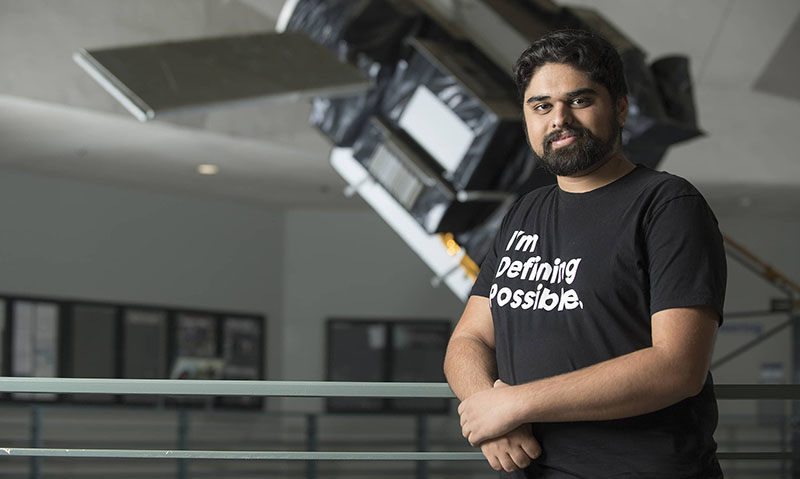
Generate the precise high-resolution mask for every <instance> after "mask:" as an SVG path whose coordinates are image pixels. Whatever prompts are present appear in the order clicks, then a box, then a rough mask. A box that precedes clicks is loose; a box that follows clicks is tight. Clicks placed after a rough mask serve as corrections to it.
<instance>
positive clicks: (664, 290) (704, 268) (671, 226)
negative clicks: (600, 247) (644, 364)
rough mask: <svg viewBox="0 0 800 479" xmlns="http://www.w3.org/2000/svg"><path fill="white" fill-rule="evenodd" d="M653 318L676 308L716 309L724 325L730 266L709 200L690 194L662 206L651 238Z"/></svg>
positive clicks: (651, 225)
mask: <svg viewBox="0 0 800 479" xmlns="http://www.w3.org/2000/svg"><path fill="white" fill-rule="evenodd" d="M645 236H646V237H645V241H646V244H647V252H648V264H649V273H650V314H654V313H656V312H658V311H661V310H664V309H670V308H682V307H683V308H685V307H697V306H705V307H710V308H713V309H714V310H715V311H717V313H718V314H719V318H720V323H721V322H722V308H723V304H724V302H725V284H726V280H727V264H726V261H725V249H724V246H723V240H722V235H721V234H720V232H719V227H718V225H717V220H716V218H715V217H714V214H713V213H712V212H711V209H710V208H709V206H708V204H707V203H706V201H705V199H703V197H702V196H701V195H699V194H690V195H685V196H679V197H677V198H674V199H671V200H669V201H667V202H666V203H664V204H663V205H661V206H660V207H659V208H658V209H657V210H656V211H654V213H653V216H652V218H651V220H650V222H649V225H648V227H647V230H646V234H645Z"/></svg>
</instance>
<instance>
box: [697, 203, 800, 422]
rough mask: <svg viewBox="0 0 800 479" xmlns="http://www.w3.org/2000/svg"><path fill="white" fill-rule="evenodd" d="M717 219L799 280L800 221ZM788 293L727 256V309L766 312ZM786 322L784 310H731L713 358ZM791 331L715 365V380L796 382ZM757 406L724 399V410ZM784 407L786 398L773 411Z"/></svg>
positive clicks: (727, 231) (737, 238) (723, 227)
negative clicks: (772, 302) (740, 314)
mask: <svg viewBox="0 0 800 479" xmlns="http://www.w3.org/2000/svg"><path fill="white" fill-rule="evenodd" d="M712 206H713V205H712ZM719 223H720V229H721V230H722V232H723V234H725V235H727V236H729V237H730V238H731V239H733V240H734V241H736V242H737V243H739V244H741V245H742V246H744V247H745V248H747V249H748V250H749V251H750V252H752V253H753V254H754V255H755V256H757V257H758V258H760V259H761V260H762V261H764V262H766V263H767V264H769V265H771V266H772V267H773V268H775V269H776V270H777V271H779V272H781V273H782V274H784V275H786V276H787V277H789V278H790V279H792V280H793V281H795V282H800V255H798V252H797V238H798V237H800V221H798V220H794V219H785V218H779V217H768V216H767V217H760V218H754V217H752V216H749V215H747V214H746V213H744V212H743V213H742V214H740V215H731V216H724V217H719ZM785 297H786V295H785V293H783V292H782V291H781V290H779V289H777V288H775V287H774V286H772V285H771V284H770V283H769V282H767V281H765V280H764V279H763V278H761V277H760V276H758V275H756V274H754V273H753V272H751V271H750V270H748V269H747V268H745V267H744V266H743V265H742V264H741V263H739V262H737V261H736V260H734V259H733V258H732V257H731V255H728V289H727V295H726V300H725V311H726V312H727V313H737V312H755V311H767V310H769V308H770V300H771V299H772V298H785ZM787 320H788V315H786V314H777V315H775V314H773V315H764V314H761V315H749V316H746V317H735V316H734V315H733V314H731V316H730V317H727V318H725V322H724V324H723V326H722V328H720V331H719V333H718V335H717V343H716V346H715V351H714V360H715V361H716V360H719V359H721V358H723V357H725V356H727V355H728V354H729V353H731V352H733V351H735V350H737V349H738V348H740V347H741V346H743V345H745V344H747V343H748V342H750V341H752V340H754V339H756V338H757V337H758V336H760V335H761V334H764V333H766V332H768V331H770V330H771V329H773V328H776V327H778V326H780V325H781V324H782V323H784V322H785V321H787ZM792 334H793V331H792V328H791V327H787V328H785V329H782V330H780V331H779V332H777V333H776V334H774V335H773V336H771V337H769V338H768V339H766V340H764V341H763V342H761V343H760V344H758V345H756V346H755V347H753V348H752V349H749V350H747V351H746V352H743V353H742V354H740V355H737V356H735V357H734V358H733V359H731V360H730V361H729V362H726V363H725V364H723V365H720V366H719V367H716V368H714V369H713V371H712V373H713V374H714V380H715V382H716V383H717V384H725V383H728V384H759V383H768V382H779V383H780V382H783V383H791V382H793V379H792V378H793V374H794V373H793V371H794V368H793V357H792V355H793V351H794V346H793V339H792ZM762 406H763V405H762ZM759 407H760V406H759V403H758V401H733V400H730V401H720V411H721V412H722V413H726V412H727V413H755V412H757V411H758V410H759ZM781 407H784V408H786V410H788V407H789V405H788V401H782V402H779V403H778V404H772V405H770V406H769V410H770V411H772V412H773V413H774V412H777V411H778V410H780V408H781Z"/></svg>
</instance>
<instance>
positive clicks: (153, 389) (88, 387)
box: [0, 376, 800, 400]
mask: <svg viewBox="0 0 800 479" xmlns="http://www.w3.org/2000/svg"><path fill="white" fill-rule="evenodd" d="M714 391H715V393H716V397H717V399H797V400H800V384H717V385H715V386H714ZM4 392H5V393H57V394H148V395H153V394H155V395H183V396H281V397H384V398H386V397H388V398H440V399H442V398H445V399H446V398H455V396H454V395H453V392H452V391H451V390H450V387H449V386H448V385H447V383H419V382H415V383H400V382H397V383H387V382H343V381H341V382H337V381H238V380H195V379H105V378H103V379H100V378H30V377H2V376H0V393H4Z"/></svg>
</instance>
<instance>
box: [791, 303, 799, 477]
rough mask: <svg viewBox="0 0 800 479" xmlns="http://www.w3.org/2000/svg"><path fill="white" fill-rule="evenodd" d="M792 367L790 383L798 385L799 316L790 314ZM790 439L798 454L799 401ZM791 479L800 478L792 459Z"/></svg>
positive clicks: (795, 460) (793, 404)
mask: <svg viewBox="0 0 800 479" xmlns="http://www.w3.org/2000/svg"><path fill="white" fill-rule="evenodd" d="M792 349H793V351H792V367H793V371H794V377H793V378H792V382H793V383H794V384H800V314H797V313H794V314H792ZM790 424H791V428H792V431H791V437H792V445H791V449H790V450H791V451H792V452H794V453H797V452H800V401H798V400H793V401H792V419H791V422H790ZM791 464H792V467H791V471H792V475H791V476H792V477H793V478H800V462H798V460H797V459H792V463H791Z"/></svg>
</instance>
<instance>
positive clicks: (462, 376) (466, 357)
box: [444, 296, 497, 401]
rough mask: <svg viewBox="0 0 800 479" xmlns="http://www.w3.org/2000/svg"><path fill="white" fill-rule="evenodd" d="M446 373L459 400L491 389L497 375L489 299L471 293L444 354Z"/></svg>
mask: <svg viewBox="0 0 800 479" xmlns="http://www.w3.org/2000/svg"><path fill="white" fill-rule="evenodd" d="M444 375H445V377H446V378H447V382H448V383H449V384H450V389H452V390H453V393H454V394H455V395H456V397H458V399H460V400H462V401H463V400H464V399H466V398H468V397H469V396H472V395H473V394H475V393H476V392H479V391H484V390H486V389H491V388H492V385H493V384H494V381H495V379H497V362H496V360H495V353H494V324H493V323H492V314H491V312H490V311H489V299H488V298H484V297H482V296H470V298H469V301H467V306H466V308H464V314H462V315H461V319H460V320H459V321H458V324H457V325H456V328H455V330H453V334H452V336H450V342H449V343H448V345H447V353H446V354H445V357H444Z"/></svg>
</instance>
